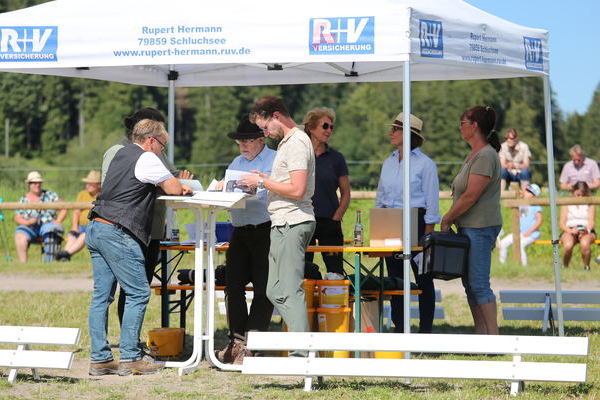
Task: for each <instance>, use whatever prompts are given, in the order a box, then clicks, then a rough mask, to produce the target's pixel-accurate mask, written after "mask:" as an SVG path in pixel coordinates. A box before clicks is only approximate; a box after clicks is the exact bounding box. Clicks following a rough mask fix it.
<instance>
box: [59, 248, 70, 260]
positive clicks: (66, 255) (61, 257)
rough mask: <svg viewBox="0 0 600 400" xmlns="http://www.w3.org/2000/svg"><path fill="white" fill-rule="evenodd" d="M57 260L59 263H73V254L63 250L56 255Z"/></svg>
mask: <svg viewBox="0 0 600 400" xmlns="http://www.w3.org/2000/svg"><path fill="white" fill-rule="evenodd" d="M56 259H57V260H58V261H71V254H69V252H68V251H64V250H61V251H59V252H58V253H56Z"/></svg>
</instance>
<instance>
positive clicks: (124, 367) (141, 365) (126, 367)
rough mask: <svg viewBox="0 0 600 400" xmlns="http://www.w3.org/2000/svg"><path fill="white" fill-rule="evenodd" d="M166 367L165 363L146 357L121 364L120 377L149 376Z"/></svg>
mask: <svg viewBox="0 0 600 400" xmlns="http://www.w3.org/2000/svg"><path fill="white" fill-rule="evenodd" d="M164 367H165V363H164V362H160V361H154V360H152V358H150V357H144V358H142V359H141V360H137V361H129V362H122V363H119V375H120V376H127V375H130V374H134V375H149V374H153V373H155V372H156V371H158V370H161V369H163V368H164Z"/></svg>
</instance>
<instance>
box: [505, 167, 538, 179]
mask: <svg viewBox="0 0 600 400" xmlns="http://www.w3.org/2000/svg"><path fill="white" fill-rule="evenodd" d="M501 179H503V180H505V181H506V182H521V181H527V182H531V171H529V169H527V168H525V169H522V170H521V172H519V173H517V174H513V173H512V172H510V171H509V170H507V169H506V168H502V171H501Z"/></svg>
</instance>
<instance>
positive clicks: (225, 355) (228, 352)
mask: <svg viewBox="0 0 600 400" xmlns="http://www.w3.org/2000/svg"><path fill="white" fill-rule="evenodd" d="M234 348H235V342H234V341H233V340H230V341H229V343H227V345H226V346H225V347H223V350H219V351H217V352H216V355H217V360H219V361H221V362H222V363H224V364H231V363H232V362H233V360H235V356H234V355H233V350H234ZM236 354H237V353H236Z"/></svg>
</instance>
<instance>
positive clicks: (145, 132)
mask: <svg viewBox="0 0 600 400" xmlns="http://www.w3.org/2000/svg"><path fill="white" fill-rule="evenodd" d="M167 135H168V133H167V130H166V129H165V124H164V122H160V121H154V120H151V119H142V120H140V121H139V122H138V123H137V124H135V126H134V127H133V133H132V136H131V139H132V142H134V143H139V144H142V143H144V142H145V141H146V140H148V138H151V137H152V138H155V139H158V138H161V137H167Z"/></svg>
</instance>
